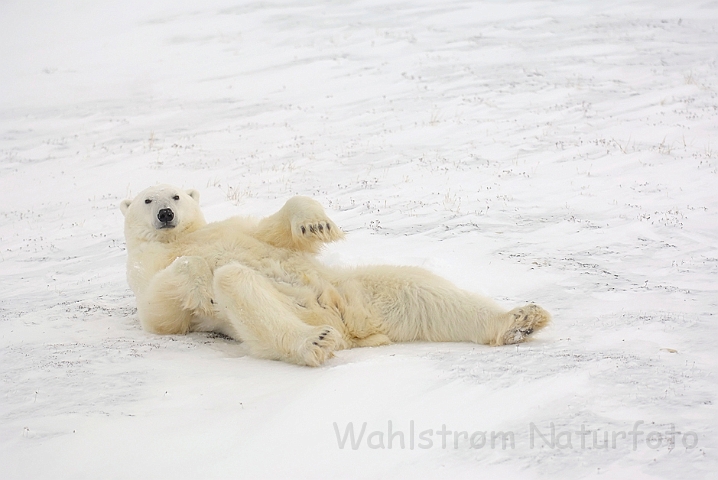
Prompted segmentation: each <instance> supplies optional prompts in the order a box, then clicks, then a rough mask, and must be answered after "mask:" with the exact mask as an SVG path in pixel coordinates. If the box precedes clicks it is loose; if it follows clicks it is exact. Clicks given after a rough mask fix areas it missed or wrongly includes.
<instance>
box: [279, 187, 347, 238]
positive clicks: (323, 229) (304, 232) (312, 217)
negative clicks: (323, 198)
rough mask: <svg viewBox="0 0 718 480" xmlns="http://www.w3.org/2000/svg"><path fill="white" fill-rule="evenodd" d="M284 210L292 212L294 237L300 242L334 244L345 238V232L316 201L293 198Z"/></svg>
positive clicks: (305, 198)
mask: <svg viewBox="0 0 718 480" xmlns="http://www.w3.org/2000/svg"><path fill="white" fill-rule="evenodd" d="M284 208H286V209H287V211H288V212H290V223H291V226H292V235H293V236H294V237H295V238H296V239H298V240H299V241H300V242H316V241H319V242H333V241H335V240H339V239H341V238H344V232H342V231H341V229H340V228H339V227H337V225H336V224H335V223H334V222H333V221H331V220H330V219H329V217H328V216H327V214H326V213H325V212H324V208H323V207H322V206H321V204H320V203H319V202H317V201H316V200H313V199H311V198H309V197H293V198H291V199H290V200H289V201H288V202H287V204H286V205H285V207H284Z"/></svg>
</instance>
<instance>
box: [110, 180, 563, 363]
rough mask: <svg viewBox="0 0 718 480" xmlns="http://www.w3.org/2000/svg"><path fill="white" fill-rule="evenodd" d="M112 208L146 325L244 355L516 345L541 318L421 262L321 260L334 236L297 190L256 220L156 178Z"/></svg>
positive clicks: (296, 359)
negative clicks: (211, 216)
mask: <svg viewBox="0 0 718 480" xmlns="http://www.w3.org/2000/svg"><path fill="white" fill-rule="evenodd" d="M120 209H121V211H122V213H123V215H124V217H125V239H126V242H127V253H128V259H127V279H128V283H129V285H130V288H131V289H132V290H133V292H134V293H135V295H136V298H137V311H138V315H139V318H140V322H141V324H142V327H143V328H144V329H146V330H148V331H151V332H155V333H159V334H185V333H187V332H192V331H215V332H220V333H222V334H225V335H228V336H230V337H233V338H235V339H238V340H241V341H243V342H244V343H245V344H246V345H247V346H248V348H249V352H250V354H251V355H254V356H257V357H261V358H268V359H275V360H283V361H286V362H290V363H295V364H298V365H309V366H318V365H321V364H322V363H324V362H325V361H326V360H327V359H328V358H330V357H332V356H333V354H334V352H335V351H337V350H340V349H345V348H352V347H363V346H378V345H386V344H389V343H392V342H411V341H433V342H475V343H480V344H488V345H507V344H515V343H519V342H523V341H524V340H526V338H527V337H528V336H529V335H531V334H532V333H533V332H535V331H537V330H539V329H541V328H543V327H545V326H546V325H547V324H548V323H549V322H550V319H551V317H550V315H549V314H548V312H546V311H545V310H544V309H542V308H541V307H539V306H536V305H533V304H529V305H525V306H523V307H518V308H514V309H513V310H510V311H507V310H505V309H503V308H501V307H500V306H498V305H497V304H496V303H495V302H493V301H492V300H490V299H488V298H485V297H482V296H479V295H475V294H473V293H469V292H467V291H464V290H461V289H459V288H457V287H456V286H454V285H453V284H451V283H450V282H448V281H447V280H444V279H443V278H441V277H438V276H436V275H434V274H432V273H430V272H428V271H427V270H424V269H421V268H416V267H402V266H386V265H380V266H364V267H354V268H329V267H327V266H325V265H324V264H322V263H321V262H320V261H319V260H318V259H317V258H316V254H317V253H318V252H319V250H320V249H321V247H322V245H323V244H325V243H327V242H334V241H337V240H340V239H341V238H343V237H344V233H343V232H342V231H341V229H340V228H339V227H338V226H337V225H336V224H335V223H334V222H333V221H332V220H331V219H329V217H328V216H327V214H326V213H325V211H324V209H323V208H322V206H321V205H320V204H319V203H318V202H316V201H315V200H312V199H310V198H307V197H293V198H291V199H290V200H288V201H287V202H286V204H285V205H284V206H283V207H282V208H281V209H280V210H279V211H278V212H276V213H275V214H273V215H270V216H268V217H266V218H264V219H261V220H255V219H251V218H243V217H233V218H229V219H228V220H224V221H219V222H214V223H207V222H206V221H205V219H204V216H203V215H202V211H201V209H200V206H199V193H198V192H197V191H196V190H182V189H180V188H176V187H173V186H170V185H158V186H153V187H150V188H148V189H146V190H144V191H143V192H141V193H140V194H138V195H137V196H136V197H135V198H134V199H132V200H125V201H123V202H122V203H121V205H120Z"/></svg>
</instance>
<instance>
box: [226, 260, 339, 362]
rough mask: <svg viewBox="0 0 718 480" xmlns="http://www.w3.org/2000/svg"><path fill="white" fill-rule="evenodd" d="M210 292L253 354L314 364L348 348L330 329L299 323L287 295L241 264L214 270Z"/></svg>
mask: <svg viewBox="0 0 718 480" xmlns="http://www.w3.org/2000/svg"><path fill="white" fill-rule="evenodd" d="M214 292H215V295H216V298H215V301H216V303H217V305H216V308H217V311H218V313H219V314H220V315H222V316H223V317H225V318H226V320H227V321H228V322H229V323H230V324H231V325H232V328H233V329H234V331H235V332H237V334H238V335H239V337H240V338H241V340H242V341H243V342H244V343H245V345H247V346H248V348H249V351H250V353H251V354H252V355H254V356H256V357H260V358H268V359H272V360H282V361H285V362H289V363H295V364H297V365H308V366H311V367H316V366H319V365H321V364H322V363H324V362H325V361H326V360H327V359H329V358H331V357H332V356H333V355H334V351H335V350H338V349H341V348H346V347H347V346H349V345H348V343H347V342H346V341H345V340H344V338H343V337H342V335H341V333H340V332H339V331H337V330H336V329H334V328H333V327H331V326H329V325H319V326H312V325H307V324H306V323H304V322H302V321H301V320H300V319H299V317H297V316H296V315H295V314H294V313H293V310H292V302H291V301H290V299H289V298H287V297H286V296H285V295H282V294H281V293H280V292H279V291H278V290H277V289H276V288H274V286H273V285H272V284H271V282H270V281H268V280H267V279H266V278H265V277H264V276H262V275H260V274H258V273H257V272H255V271H253V270H251V269H249V268H248V267H246V266H244V265H240V264H238V263H230V264H228V265H224V266H222V267H220V268H218V269H217V271H216V272H215V276H214Z"/></svg>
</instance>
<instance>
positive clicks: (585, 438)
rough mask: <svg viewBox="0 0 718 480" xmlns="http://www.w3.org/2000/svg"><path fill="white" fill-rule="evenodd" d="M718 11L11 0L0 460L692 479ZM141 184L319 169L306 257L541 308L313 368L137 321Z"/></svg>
mask: <svg viewBox="0 0 718 480" xmlns="http://www.w3.org/2000/svg"><path fill="white" fill-rule="evenodd" d="M717 25H718V2H715V1H708V0H697V1H696V0H683V1H680V2H678V1H671V2H669V1H655V0H641V1H631V0H629V1H626V0H620V1H615V0H609V1H602V2H592V1H588V0H587V1H567V2H555V1H531V2H529V1H505V0H501V1H469V0H447V1H436V0H434V1H426V0H412V1H411V2H403V1H395V0H356V1H347V2H335V1H324V2H318V1H311V2H310V1H295V0H276V1H268V2H244V1H238V0H235V1H229V0H209V1H202V2H197V1H184V2H183V1H175V0H162V1H157V2H142V1H137V0H131V1H128V0H124V1H105V2H85V1H81V0H75V1H69V0H68V1H58V0H53V1H49V0H38V1H33V2H23V1H21V0H7V1H3V2H1V3H0V65H2V66H1V67H0V187H1V188H0V268H1V270H0V272H1V273H0V289H1V294H2V295H1V298H0V399H1V400H0V477H2V478H3V479H22V478H27V479H39V478H48V479H49V478H52V479H59V478H73V479H78V478H83V479H97V478H121V479H134V478H171V479H184V478H187V479H190V478H220V479H221V478H499V476H501V478H591V477H601V478H626V479H629V478H630V479H638V478H681V479H686V478H691V479H694V478H714V477H712V475H715V472H716V471H718V456H717V455H716V446H717V445H716V435H718V415H717V413H716V401H717V399H716V394H717V393H718V380H717V379H716V374H715V372H716V369H717V368H718V351H717V348H716V338H718V327H717V326H716V313H715V312H716V309H717V307H718V282H717V280H718V194H717V193H716V192H718V65H717V63H716V61H717V60H718V27H717ZM155 183H172V184H177V185H180V186H184V187H188V188H189V187H193V188H197V189H199V190H200V191H201V193H202V199H201V203H202V205H203V208H204V210H205V213H206V216H207V217H208V219H210V220H217V219H222V218H225V217H227V216H230V215H238V214H242V215H264V214H268V213H271V212H273V211H274V210H276V209H277V208H279V207H280V206H281V205H282V204H283V202H284V201H285V200H286V199H287V198H289V197H290V196H291V195H295V194H303V195H311V196H313V197H315V198H317V199H318V200H319V201H321V202H322V203H323V204H325V205H326V206H328V207H329V210H330V212H331V215H332V216H333V218H334V219H335V220H336V222H337V223H338V224H340V225H341V226H342V228H343V229H344V230H345V231H347V232H348V233H349V235H348V240H347V241H345V242H343V243H341V244H336V245H332V246H331V247H330V248H328V249H327V250H326V251H325V253H324V254H323V258H324V260H325V261H326V262H328V263H330V264H336V265H353V264H359V263H394V264H408V265H421V266H424V267H426V268H429V269H431V270H433V271H435V272H437V273H439V274H441V275H443V276H445V277H447V278H449V279H451V280H452V281H454V282H455V283H457V284H458V285H460V286H462V287H464V288H466V289H470V290H474V291H477V292H483V293H485V294H488V295H490V296H492V297H495V298H496V299H497V300H499V301H500V302H501V303H503V304H505V305H506V306H513V305H515V304H520V303H524V302H526V301H535V302H537V303H539V304H541V305H542V306H544V307H545V308H547V309H548V310H550V311H551V312H552V313H553V315H554V319H555V322H554V324H553V325H552V326H551V327H550V328H549V329H547V330H545V331H543V332H542V333H540V334H539V335H537V337H536V339H535V340H534V341H532V342H530V343H527V344H523V345H520V346H518V347H516V346H513V347H505V348H489V347H486V346H478V345H472V344H426V343H421V344H404V345H394V346H388V347H381V348H372V349H357V350H351V351H343V352H340V353H339V354H338V355H337V357H336V358H334V359H332V360H331V361H329V362H328V363H327V364H326V365H325V366H323V367H321V368H316V369H311V368H300V367H296V366H292V365H287V364H283V363H279V362H271V361H262V360H257V359H254V358H250V357H248V356H246V354H245V351H244V350H243V347H242V345H241V344H237V343H235V342H232V341H229V340H227V339H224V338H222V337H217V336H213V335H206V334H192V335H188V336H185V337H172V336H169V337H161V336H154V335H151V334H148V333H145V332H143V331H142V330H141V329H140V327H139V325H138V321H137V316H136V312H135V309H134V299H133V297H132V295H131V293H130V291H129V289H128V287H127V285H126V282H125V278H124V275H125V272H124V261H125V251H124V240H123V234H122V216H121V214H120V211H119V209H118V203H119V202H120V201H121V200H122V199H124V198H126V197H129V196H132V195H133V194H136V193H137V192H139V191H140V190H142V189H143V188H145V187H146V186H148V185H152V184H155ZM640 422H644V423H640ZM552 428H553V436H552ZM351 429H353V433H354V437H352V436H351V432H350V430H351ZM362 432H363V433H362ZM634 432H635V434H634ZM651 432H659V433H660V435H658V434H655V433H653V434H652V433H651ZM360 437H361V438H360ZM402 442H403V448H402ZM504 442H505V444H504ZM606 442H608V443H606ZM604 445H605V446H606V447H607V448H601V447H603V446H604ZM381 447H383V448H381ZM710 472H713V474H711V473H710Z"/></svg>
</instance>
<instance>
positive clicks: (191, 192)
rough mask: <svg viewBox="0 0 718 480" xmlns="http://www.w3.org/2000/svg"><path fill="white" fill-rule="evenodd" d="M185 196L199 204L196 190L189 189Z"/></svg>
mask: <svg viewBox="0 0 718 480" xmlns="http://www.w3.org/2000/svg"><path fill="white" fill-rule="evenodd" d="M187 195H189V196H190V197H192V198H193V199H194V201H195V202H197V203H199V192H198V191H197V190H195V189H194V188H191V189H189V190H187Z"/></svg>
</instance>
